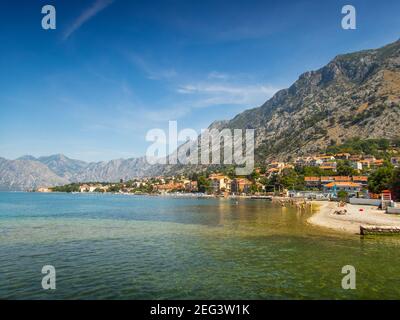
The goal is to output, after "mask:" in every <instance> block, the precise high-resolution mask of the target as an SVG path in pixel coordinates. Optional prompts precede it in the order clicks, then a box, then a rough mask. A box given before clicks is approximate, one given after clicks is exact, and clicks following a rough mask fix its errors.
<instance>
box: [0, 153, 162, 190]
mask: <svg viewBox="0 0 400 320" xmlns="http://www.w3.org/2000/svg"><path fill="white" fill-rule="evenodd" d="M156 169H157V168H156V167H155V166H151V165H149V164H147V163H146V161H145V158H143V157H142V158H132V159H117V160H111V161H104V162H92V163H87V162H84V161H80V160H74V159H70V158H68V157H66V156H64V155H62V154H57V155H52V156H47V157H39V158H35V157H33V156H29V155H26V156H23V157H20V158H18V159H16V160H7V159H4V158H0V190H3V191H4V190H12V191H22V190H32V189H36V188H38V187H47V186H56V185H64V184H67V183H71V182H89V181H93V182H94V181H104V182H116V181H119V180H120V179H124V180H128V179H132V178H134V177H140V176H144V175H152V174H155V173H156V172H155V171H154V170H156ZM157 170H160V168H158V169H157Z"/></svg>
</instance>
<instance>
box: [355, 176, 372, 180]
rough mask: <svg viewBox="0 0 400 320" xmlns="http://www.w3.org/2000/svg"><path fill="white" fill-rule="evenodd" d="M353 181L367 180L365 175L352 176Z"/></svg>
mask: <svg viewBox="0 0 400 320" xmlns="http://www.w3.org/2000/svg"><path fill="white" fill-rule="evenodd" d="M353 181H368V177H367V176H354V177H353Z"/></svg>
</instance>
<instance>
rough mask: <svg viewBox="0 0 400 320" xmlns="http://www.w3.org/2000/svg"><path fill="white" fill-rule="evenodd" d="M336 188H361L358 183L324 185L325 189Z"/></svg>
mask: <svg viewBox="0 0 400 320" xmlns="http://www.w3.org/2000/svg"><path fill="white" fill-rule="evenodd" d="M335 185H336V186H338V187H361V186H360V184H359V183H355V182H331V183H328V184H326V185H325V187H327V188H332V187H334V186H335Z"/></svg>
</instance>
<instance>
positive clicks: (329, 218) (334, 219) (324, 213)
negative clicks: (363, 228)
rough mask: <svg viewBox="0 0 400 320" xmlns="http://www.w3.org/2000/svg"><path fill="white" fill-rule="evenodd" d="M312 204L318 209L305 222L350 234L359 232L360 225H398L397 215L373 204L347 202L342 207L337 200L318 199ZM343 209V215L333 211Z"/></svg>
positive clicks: (398, 218)
mask: <svg viewBox="0 0 400 320" xmlns="http://www.w3.org/2000/svg"><path fill="white" fill-rule="evenodd" d="M314 204H316V205H318V206H320V207H319V210H318V212H316V213H315V214H314V215H313V216H312V217H310V218H309V219H308V220H307V222H308V223H310V224H313V225H316V226H320V227H325V228H329V229H333V230H336V231H340V232H345V233H352V234H359V233H360V225H375V226H397V227H400V216H399V215H391V214H386V213H385V211H382V210H378V209H377V207H374V206H366V205H353V204H348V203H347V204H345V206H344V207H338V203H337V202H329V201H318V202H314ZM343 209H346V210H347V213H346V214H345V215H338V214H335V213H334V212H335V211H336V210H343ZM360 209H363V211H360Z"/></svg>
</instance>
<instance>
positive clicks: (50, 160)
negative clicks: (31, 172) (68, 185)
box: [37, 154, 89, 180]
mask: <svg viewBox="0 0 400 320" xmlns="http://www.w3.org/2000/svg"><path fill="white" fill-rule="evenodd" d="M37 161H39V162H41V163H43V164H44V165H46V166H47V167H48V168H49V169H50V170H52V171H53V172H54V173H56V174H57V175H58V176H60V177H63V178H66V179H68V180H70V179H74V177H75V176H76V174H78V173H79V172H81V171H82V170H84V169H85V168H86V167H88V165H89V164H88V163H86V162H84V161H80V160H74V159H70V158H67V157H66V156H64V155H63V154H56V155H52V156H48V157H39V158H37Z"/></svg>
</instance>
